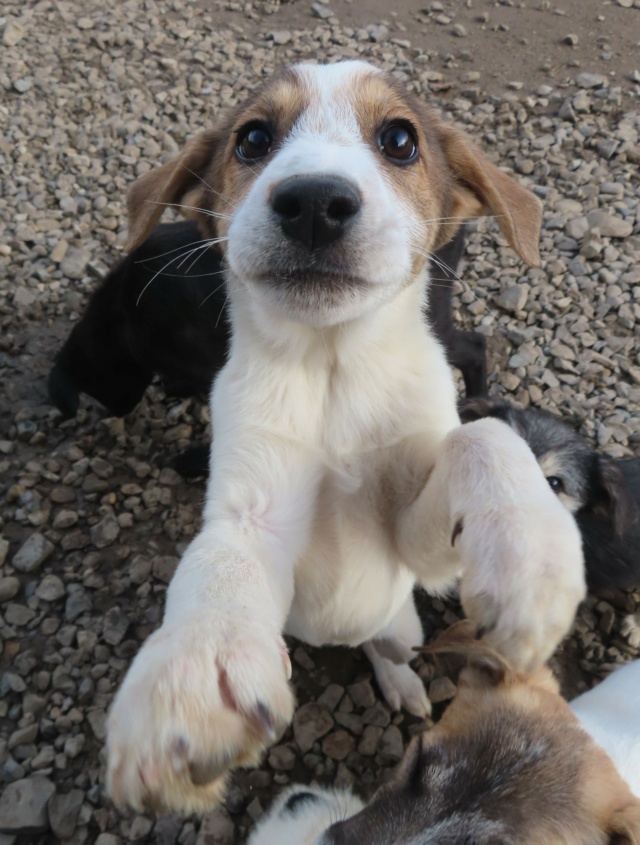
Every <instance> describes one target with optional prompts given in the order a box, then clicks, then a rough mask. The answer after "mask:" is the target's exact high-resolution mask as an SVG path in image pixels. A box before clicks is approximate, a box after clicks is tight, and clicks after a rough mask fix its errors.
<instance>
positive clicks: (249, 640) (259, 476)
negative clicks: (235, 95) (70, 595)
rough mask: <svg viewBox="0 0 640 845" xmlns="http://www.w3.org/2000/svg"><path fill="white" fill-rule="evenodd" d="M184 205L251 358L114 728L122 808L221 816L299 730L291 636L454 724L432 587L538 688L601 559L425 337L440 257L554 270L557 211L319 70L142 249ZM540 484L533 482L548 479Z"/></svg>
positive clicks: (270, 87) (397, 99) (334, 70)
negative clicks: (455, 243)
mask: <svg viewBox="0 0 640 845" xmlns="http://www.w3.org/2000/svg"><path fill="white" fill-rule="evenodd" d="M166 204H182V205H183V206H188V207H190V208H195V209H197V210H199V211H200V212H201V214H200V216H199V218H198V219H199V220H200V221H201V224H202V227H203V230H204V232H205V234H206V235H207V236H208V237H209V238H210V240H211V242H212V243H213V242H218V243H219V244H220V245H221V247H222V248H223V250H224V253H225V260H226V264H227V284H228V295H229V301H230V319H231V324H232V342H231V350H230V356H229V361H228V363H227V364H226V366H225V367H224V368H223V370H222V371H221V372H220V374H219V376H218V378H217V380H216V383H215V385H214V388H213V391H212V396H211V413H212V420H213V427H214V430H215V434H216V436H215V439H214V442H213V444H212V452H211V458H212V460H211V468H212V471H211V476H210V479H209V483H208V489H207V499H206V505H205V508H204V514H203V528H202V531H201V532H200V534H199V535H198V536H197V537H196V538H195V539H194V540H193V542H192V543H191V545H190V546H189V548H188V549H187V551H186V552H185V554H184V556H183V559H182V560H181V562H180V564H179V566H178V569H177V571H176V574H175V576H174V579H173V581H172V583H171V585H170V588H169V591H168V595H167V605H166V611H165V616H164V621H163V624H162V627H161V628H160V630H158V631H157V632H156V633H155V634H154V635H153V636H151V637H150V638H149V640H148V641H147V642H146V643H145V645H144V647H143V648H142V650H141V652H140V654H139V655H138V656H137V657H136V659H135V661H134V663H133V665H132V667H131V669H130V670H129V674H128V675H127V677H126V679H125V681H124V683H123V685H122V687H121V689H120V691H119V693H118V695H117V697H116V700H115V702H114V705H113V708H112V710H111V713H110V717H109V722H108V788H109V790H110V792H111V794H112V796H113V798H114V799H115V801H116V802H117V803H120V804H124V803H129V804H131V805H132V806H134V807H137V808H140V807H143V806H148V807H155V808H158V809H161V808H177V809H182V810H199V809H203V808H205V807H209V806H210V805H211V804H212V803H214V802H215V801H217V800H218V799H219V798H220V797H221V795H222V794H223V789H224V776H225V773H226V771H227V770H228V769H229V768H230V767H233V766H239V765H248V764H255V763H256V762H257V761H258V760H259V759H260V756H261V753H262V751H263V750H264V748H265V747H266V746H267V745H268V744H269V743H270V742H272V741H273V739H274V738H275V737H276V736H277V734H278V733H279V732H280V731H281V730H282V729H283V728H284V727H285V726H286V725H287V724H288V723H289V721H290V720H291V718H292V714H293V706H294V699H293V693H292V690H291V688H290V686H289V683H288V677H289V671H290V663H289V659H288V655H287V650H286V647H285V644H284V641H283V639H282V634H283V632H287V633H289V634H292V635H294V636H296V637H298V638H300V639H302V640H304V641H305V642H307V643H310V644H312V645H323V644H332V643H336V644H338V643H342V644H347V645H352V646H357V645H361V644H364V647H365V649H366V652H367V654H368V655H369V657H370V659H371V661H372V663H373V666H374V669H375V672H376V677H377V679H378V682H379V683H380V686H381V688H382V691H383V693H384V694H385V696H386V697H387V699H388V701H389V702H390V703H391V704H392V705H393V706H394V707H399V706H401V705H404V706H405V707H407V708H408V709H409V710H411V711H412V712H415V713H424V712H426V711H428V709H429V702H428V700H427V697H426V695H425V692H424V689H423V686H422V683H421V681H420V679H419V678H418V677H417V675H415V673H413V671H412V670H411V669H410V667H409V666H408V665H407V663H406V662H405V661H408V660H409V659H410V658H411V656H412V655H411V647H412V646H414V645H415V644H416V643H417V642H420V640H421V630H420V623H419V619H418V617H417V614H416V610H415V607H414V604H413V598H412V590H413V588H414V586H415V585H416V584H417V583H418V584H421V585H423V586H424V587H425V588H426V589H428V590H430V591H433V592H437V591H442V590H446V589H448V588H450V587H451V586H452V585H454V584H455V582H456V579H457V578H458V576H461V595H462V601H463V604H464V607H465V610H466V612H467V613H468V615H469V616H470V617H471V618H472V619H473V620H474V621H475V622H476V623H477V624H478V625H479V626H483V627H484V628H485V629H487V630H488V631H490V639H491V642H492V644H493V645H494V646H495V647H496V648H498V649H499V650H500V651H501V652H503V653H504V654H505V655H507V656H508V657H509V659H510V660H512V661H513V662H514V664H515V665H517V666H518V667H520V668H523V669H524V668H531V667H535V666H537V665H540V664H542V663H543V662H544V661H545V660H546V659H547V658H548V657H549V655H550V654H551V652H552V651H553V650H554V648H555V646H556V645H557V643H558V641H559V640H560V639H561V638H562V637H563V636H564V635H565V634H566V632H567V631H568V629H569V627H570V626H571V623H572V620H573V618H574V614H575V611H576V607H577V605H578V603H579V602H580V600H581V598H582V597H583V595H584V590H585V587H584V575H583V562H582V553H581V548H580V537H579V534H578V531H577V529H576V526H575V524H574V521H573V518H572V517H571V515H570V514H569V513H568V512H567V510H566V509H565V508H564V507H563V506H562V505H561V503H560V502H558V500H557V499H556V497H555V496H554V495H553V493H552V492H551V490H550V489H549V486H548V485H547V483H546V481H545V479H544V476H543V474H542V472H541V470H540V467H539V466H538V464H537V462H536V460H535V457H534V456H533V454H532V453H531V451H530V449H529V447H528V446H527V445H526V443H525V442H524V441H523V440H522V439H521V438H520V437H518V436H517V435H516V434H515V432H513V431H512V430H511V429H510V428H509V427H508V426H507V425H505V424H504V423H502V422H500V421H498V420H492V419H487V420H480V421H478V422H476V423H473V424H470V425H465V426H461V425H460V423H459V418H458V413H457V409H456V391H455V385H454V381H453V378H452V374H451V371H450V368H449V366H448V364H447V361H446V359H445V356H444V353H443V351H442V348H441V346H440V344H439V343H438V341H437V340H436V339H435V338H434V336H433V335H432V333H431V332H430V331H429V330H428V328H426V327H425V324H424V321H423V318H422V313H423V305H424V299H425V297H426V295H427V291H428V285H429V278H428V269H427V268H428V259H429V256H430V254H431V253H432V252H433V251H434V250H435V249H437V248H438V247H439V246H441V245H442V244H443V243H445V242H446V241H447V240H449V239H450V238H451V237H452V236H453V234H454V232H455V229H456V227H457V225H458V222H459V220H460V219H461V218H465V217H469V216H472V215H477V214H481V213H483V212H488V213H492V214H494V215H495V216H496V218H497V220H498V222H499V224H500V226H501V228H502V231H503V232H504V234H505V235H506V237H507V239H508V241H509V243H510V244H511V246H512V247H513V248H514V249H515V250H516V252H517V253H518V254H519V255H520V257H521V258H522V259H523V260H525V261H527V262H529V263H535V262H537V260H538V248H537V241H538V234H539V226H540V204H539V202H538V200H537V199H536V198H535V197H534V196H533V195H532V194H531V193H529V192H528V191H527V190H525V189H523V188H521V187H519V186H518V185H517V184H516V183H515V182H513V181H512V180H511V179H510V178H509V177H507V176H506V175H505V174H503V173H502V172H501V171H500V170H498V168H496V167H495V166H494V165H492V164H491V163H490V162H489V161H488V160H487V159H485V158H484V157H483V156H482V154H481V153H480V152H479V151H477V150H476V149H475V148H474V147H473V145H472V144H471V142H470V140H469V139H468V138H467V137H466V136H465V135H464V134H462V133H460V132H459V131H458V130H456V129H455V128H453V127H451V126H448V125H446V124H444V123H442V122H441V121H440V120H439V119H438V118H437V116H436V115H434V114H433V113H432V112H431V111H428V110H427V109H426V108H425V107H423V106H422V105H421V104H420V103H419V102H418V101H417V100H416V99H415V98H413V97H411V96H409V95H407V94H406V93H405V92H404V90H403V89H402V87H401V86H400V85H399V84H398V83H397V82H396V81H395V80H394V79H392V78H391V77H389V76H387V75H385V74H384V73H382V72H380V71H379V70H377V69H376V68H374V67H372V66H371V65H369V64H365V63H362V62H345V63H342V64H336V65H326V66H314V65H298V66H295V67H293V68H291V69H289V70H286V71H285V72H284V73H281V74H280V75H278V76H276V77H274V78H273V79H272V80H270V81H269V82H268V83H266V84H265V85H264V86H262V87H260V88H259V89H258V90H257V91H256V92H255V93H254V94H253V95H252V96H251V97H250V99H249V100H248V102H247V103H246V104H245V105H244V106H243V107H242V108H240V109H238V110H237V111H236V112H235V113H234V114H232V115H231V116H230V118H229V119H228V121H227V122H226V123H224V124H223V125H221V126H219V127H218V128H216V129H212V130H209V131H205V132H203V133H202V134H200V135H198V136H197V137H196V138H195V139H194V140H193V141H192V142H191V143H190V144H189V145H188V146H187V147H186V149H185V150H184V152H183V153H182V155H180V156H179V157H178V158H176V159H174V160H173V161H170V162H168V163H167V164H165V165H163V166H162V167H160V168H159V169H157V170H155V171H153V172H151V173H149V174H147V175H146V176H143V177H142V178H141V179H140V180H139V181H138V182H137V183H136V184H135V185H134V186H133V188H132V190H131V192H130V195H129V211H130V220H131V243H130V247H131V248H134V247H135V246H136V245H137V244H139V243H141V242H142V241H143V240H144V239H145V238H146V237H147V236H148V234H149V232H150V231H151V230H152V228H153V226H154V225H155V224H156V222H157V220H158V218H159V216H160V214H161V213H162V209H163V207H164V206H165V205H166ZM523 480H524V483H523Z"/></svg>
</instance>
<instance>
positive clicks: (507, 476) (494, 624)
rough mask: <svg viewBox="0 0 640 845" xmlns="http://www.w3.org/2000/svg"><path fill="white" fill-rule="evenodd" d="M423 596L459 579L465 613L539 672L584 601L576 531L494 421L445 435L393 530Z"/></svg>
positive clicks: (535, 469) (519, 663) (514, 439)
mask: <svg viewBox="0 0 640 845" xmlns="http://www.w3.org/2000/svg"><path fill="white" fill-rule="evenodd" d="M398 541H399V547H400V553H401V555H402V557H403V559H404V560H405V561H407V563H408V564H409V565H410V566H411V567H412V569H413V570H414V571H415V572H416V577H417V578H418V580H419V581H421V583H423V584H424V586H425V587H427V589H429V588H432V589H441V588H442V587H443V586H445V583H446V581H445V577H446V574H447V571H448V573H449V579H450V581H451V580H453V577H455V575H456V570H457V573H458V574H459V573H461V574H462V583H461V599H462V604H463V607H464V610H465V613H466V614H467V615H468V616H469V617H470V618H471V619H472V620H473V621H474V622H476V624H477V625H478V626H479V627H480V628H483V629H484V630H485V631H486V632H487V635H488V638H489V639H490V641H491V642H492V644H493V645H494V646H495V647H496V648H498V649H499V650H500V651H501V652H502V653H503V654H504V655H505V656H506V657H507V658H508V659H509V660H510V661H511V662H512V664H513V665H514V667H515V668H517V669H521V670H526V671H530V670H532V669H534V668H537V667H538V666H540V665H541V664H543V663H544V662H545V661H546V660H547V659H548V658H549V657H550V656H551V654H552V653H553V651H554V649H555V648H556V646H557V645H558V643H559V642H560V640H561V639H562V637H564V636H565V635H566V634H567V632H568V631H569V629H570V627H571V625H572V623H573V619H574V617H575V613H576V610H577V607H578V604H579V603H580V601H581V600H582V598H583V597H584V594H585V581H584V564H583V557H582V546H581V539H580V533H579V531H578V529H577V527H576V524H575V521H574V519H573V517H572V516H571V514H570V513H569V512H568V511H567V509H566V508H565V507H564V506H563V505H562V503H561V502H560V501H559V500H558V498H557V497H556V496H555V495H554V494H553V492H552V491H551V489H550V487H549V486H548V484H547V482H546V480H545V478H544V476H543V474H542V471H541V469H540V467H539V465H538V463H537V461H536V459H535V457H534V455H533V453H532V452H531V450H530V449H529V447H528V445H527V444H526V442H525V441H524V440H523V439H522V438H520V437H519V436H518V435H517V434H516V433H515V432H514V431H513V430H512V429H511V428H510V427H509V426H507V425H505V424H504V423H502V422H500V421H499V420H493V419H491V420H490V419H484V420H478V421H477V422H473V423H470V424H468V425H465V426H461V427H459V428H456V429H454V430H453V431H452V432H450V433H449V434H448V435H447V436H446V437H445V439H444V441H443V443H442V445H441V446H440V447H439V450H438V456H437V459H436V462H435V466H434V469H433V471H432V473H431V475H430V476H429V479H428V481H427V483H426V484H425V487H424V489H423V490H422V492H421V494H420V496H419V497H418V498H417V499H416V500H415V501H414V503H413V504H412V505H411V506H410V507H409V508H407V509H406V511H404V512H403V513H402V514H401V515H400V517H399V522H398Z"/></svg>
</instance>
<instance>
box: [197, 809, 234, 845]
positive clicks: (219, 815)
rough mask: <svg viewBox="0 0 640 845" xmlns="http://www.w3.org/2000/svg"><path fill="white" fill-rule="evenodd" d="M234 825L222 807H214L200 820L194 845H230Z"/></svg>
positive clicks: (232, 840) (232, 839) (232, 838)
mask: <svg viewBox="0 0 640 845" xmlns="http://www.w3.org/2000/svg"><path fill="white" fill-rule="evenodd" d="M235 836H236V834H235V825H234V824H233V822H232V821H231V817H230V816H229V813H228V812H227V811H226V810H225V809H224V807H216V809H215V810H213V812H211V813H209V814H208V815H206V816H205V817H204V818H203V819H202V824H201V825H200V831H199V833H198V838H197V840H196V845H232V843H233V842H235Z"/></svg>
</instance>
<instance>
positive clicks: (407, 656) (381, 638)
mask: <svg viewBox="0 0 640 845" xmlns="http://www.w3.org/2000/svg"><path fill="white" fill-rule="evenodd" d="M422 641H423V634H422V626H421V624H420V619H419V618H418V613H417V611H416V606H415V604H414V601H413V594H411V595H410V596H409V597H408V598H407V600H406V602H405V603H404V604H403V605H402V607H401V608H400V610H399V611H398V613H397V614H396V615H395V616H394V617H393V619H392V620H391V622H389V624H388V625H387V627H386V628H383V630H382V631H380V633H379V634H378V636H377V637H376V638H375V639H374V640H370V641H369V642H367V643H365V644H364V646H363V649H364V653H365V654H366V655H367V657H368V658H369V660H370V662H371V665H372V666H373V671H374V672H375V676H376V680H377V682H378V686H379V687H380V691H381V692H382V694H383V696H384V698H385V699H386V701H387V704H388V705H389V706H390V707H391V709H392V710H400V709H401V708H402V707H404V708H405V710H408V711H409V713H413V715H414V716H428V715H429V714H430V713H431V702H430V701H429V699H428V698H427V693H426V691H425V688H424V684H423V683H422V681H421V680H420V678H419V677H418V675H416V673H415V672H414V671H413V669H412V668H411V667H410V666H409V665H408V663H409V661H410V660H412V659H413V658H414V657H415V652H414V651H413V647H414V646H417V645H421V644H422Z"/></svg>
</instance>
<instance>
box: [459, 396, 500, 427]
mask: <svg viewBox="0 0 640 845" xmlns="http://www.w3.org/2000/svg"><path fill="white" fill-rule="evenodd" d="M509 410H510V408H509V405H508V404H507V403H506V402H503V401H502V400H500V399H487V398H483V397H478V398H474V399H462V400H461V401H460V403H459V405H458V411H459V413H460V419H461V420H462V422H464V423H469V422H475V421H476V420H482V419H484V418H485V417H496V418H497V419H499V420H502V421H503V422H509Z"/></svg>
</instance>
